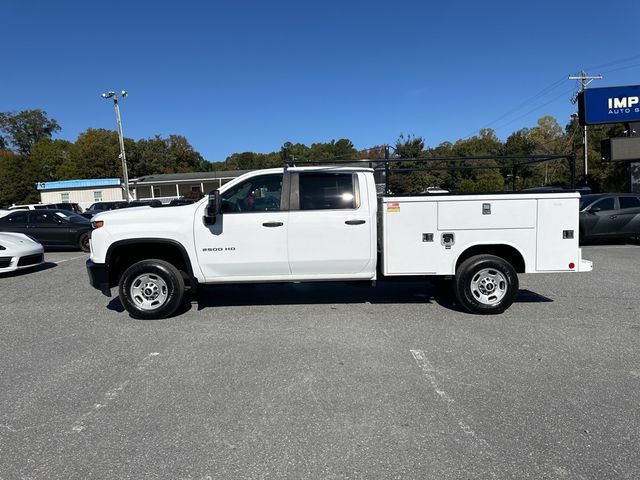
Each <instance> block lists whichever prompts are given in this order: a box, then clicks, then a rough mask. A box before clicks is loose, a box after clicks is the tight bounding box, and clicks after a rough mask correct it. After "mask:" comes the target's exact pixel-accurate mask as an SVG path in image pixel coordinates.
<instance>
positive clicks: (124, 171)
mask: <svg viewBox="0 0 640 480" xmlns="http://www.w3.org/2000/svg"><path fill="white" fill-rule="evenodd" d="M120 96H121V97H122V98H125V97H126V96H127V92H126V91H124V90H122V92H121V93H120ZM102 98H104V99H108V98H112V99H113V107H114V109H115V111H116V124H117V127H118V138H119V140H120V159H121V160H122V180H123V182H124V191H125V195H126V200H127V202H128V201H129V200H130V199H131V198H130V196H129V172H128V171H127V154H126V153H125V151H124V135H123V133H122V119H121V118H120V106H119V104H118V94H117V93H116V92H107V93H103V94H102Z"/></svg>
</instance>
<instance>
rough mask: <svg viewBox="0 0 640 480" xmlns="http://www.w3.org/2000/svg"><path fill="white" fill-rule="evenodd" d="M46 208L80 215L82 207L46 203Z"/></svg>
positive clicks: (71, 204)
mask: <svg viewBox="0 0 640 480" xmlns="http://www.w3.org/2000/svg"><path fill="white" fill-rule="evenodd" d="M46 207H47V208H57V209H60V210H68V211H70V212H73V213H82V207H80V205H78V204H77V203H68V202H67V203H48V204H47V205H46Z"/></svg>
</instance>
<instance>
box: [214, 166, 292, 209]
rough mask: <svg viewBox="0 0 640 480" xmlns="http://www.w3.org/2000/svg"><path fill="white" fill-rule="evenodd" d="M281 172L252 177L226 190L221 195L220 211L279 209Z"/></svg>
mask: <svg viewBox="0 0 640 480" xmlns="http://www.w3.org/2000/svg"><path fill="white" fill-rule="evenodd" d="M281 195H282V174H275V175H262V176H259V177H253V178H250V179H248V180H245V181H244V182H242V183H240V184H238V185H236V186H235V187H233V188H231V189H230V190H227V191H226V192H225V193H223V194H222V197H221V203H222V205H221V211H222V213H248V212H270V211H278V210H280V197H281Z"/></svg>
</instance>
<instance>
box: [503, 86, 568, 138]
mask: <svg viewBox="0 0 640 480" xmlns="http://www.w3.org/2000/svg"><path fill="white" fill-rule="evenodd" d="M571 92H573V89H571V90H568V91H564V92H562V93H561V94H560V95H558V96H557V97H553V98H552V99H551V100H549V101H548V102H545V103H543V104H542V105H539V106H537V107H536V108H533V109H531V110H529V111H528V112H526V113H523V114H522V115H520V116H518V117H516V118H514V119H513V120H509V121H508V122H507V123H504V124H502V125H500V126H498V127H495V130H496V131H498V130H501V129H502V128H504V127H506V126H508V125H511V124H512V123H514V122H516V121H518V120H520V119H521V118H524V117H526V116H527V115H530V114H531V113H533V112H535V111H537V110H540V109H541V108H542V107H546V106H547V105H549V104H551V103H553V102H555V101H557V100H558V99H560V98H562V97H564V96H565V95H568V94H569V93H571Z"/></svg>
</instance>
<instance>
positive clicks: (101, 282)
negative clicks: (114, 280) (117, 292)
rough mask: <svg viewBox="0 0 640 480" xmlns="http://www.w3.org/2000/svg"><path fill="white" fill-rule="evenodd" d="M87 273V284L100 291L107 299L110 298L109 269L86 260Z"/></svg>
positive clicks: (102, 264)
mask: <svg viewBox="0 0 640 480" xmlns="http://www.w3.org/2000/svg"><path fill="white" fill-rule="evenodd" d="M87 273H88V274H89V283H90V284H91V286H92V287H93V288H95V289H97V290H100V291H101V292H102V293H103V294H104V295H106V296H107V297H110V296H111V286H110V284H109V267H107V266H106V265H105V264H104V263H93V261H91V259H89V260H87Z"/></svg>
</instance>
